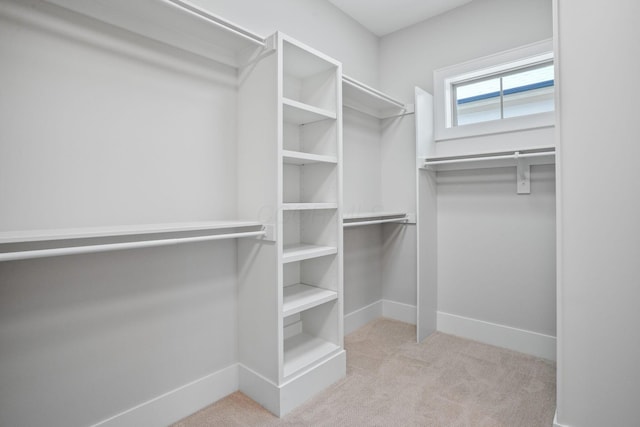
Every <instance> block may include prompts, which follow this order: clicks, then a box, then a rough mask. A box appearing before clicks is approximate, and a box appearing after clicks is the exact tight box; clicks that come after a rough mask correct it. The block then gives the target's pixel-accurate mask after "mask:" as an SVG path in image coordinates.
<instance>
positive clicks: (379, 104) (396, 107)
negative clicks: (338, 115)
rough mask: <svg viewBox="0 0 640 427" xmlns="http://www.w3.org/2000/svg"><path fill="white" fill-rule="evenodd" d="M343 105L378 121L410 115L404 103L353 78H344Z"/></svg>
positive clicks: (409, 110) (408, 108)
mask: <svg viewBox="0 0 640 427" xmlns="http://www.w3.org/2000/svg"><path fill="white" fill-rule="evenodd" d="M342 104H343V106H345V107H348V108H353V109H355V110H358V111H360V112H363V113H365V114H368V115H370V116H373V117H375V118H378V119H385V118H388V117H394V116H399V115H402V114H405V113H410V112H411V109H410V107H409V106H406V105H405V104H404V103H402V102H400V101H398V100H396V99H393V98H391V97H390V96H388V95H385V94H384V93H382V92H380V91H378V90H376V89H373V88H372V87H369V86H367V85H365V84H363V83H360V82H358V81H357V80H354V79H352V78H351V77H347V76H344V75H343V76H342Z"/></svg>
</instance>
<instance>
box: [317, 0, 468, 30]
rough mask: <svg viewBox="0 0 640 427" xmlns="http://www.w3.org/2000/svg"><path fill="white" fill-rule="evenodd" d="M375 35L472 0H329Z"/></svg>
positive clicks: (403, 26)
mask: <svg viewBox="0 0 640 427" xmlns="http://www.w3.org/2000/svg"><path fill="white" fill-rule="evenodd" d="M329 1H330V2H331V3H333V4H334V5H335V6H336V7H339V8H340V9H342V11H343V12H345V13H346V14H347V15H350V16H351V17H352V18H353V19H355V20H356V21H358V22H359V23H360V24H362V25H363V26H364V27H366V28H367V29H368V30H369V31H371V32H372V33H374V34H376V35H378V36H384V35H386V34H389V33H392V32H394V31H397V30H399V29H401V28H405V27H408V26H410V25H413V24H417V23H418V22H421V21H424V20H425V19H429V18H431V17H433V16H436V15H439V14H441V13H444V12H446V11H448V10H451V9H455V8H456V7H459V6H462V5H464V4H467V3H471V1H472V0H329Z"/></svg>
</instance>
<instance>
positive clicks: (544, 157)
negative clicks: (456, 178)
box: [422, 147, 556, 171]
mask: <svg viewBox="0 0 640 427" xmlns="http://www.w3.org/2000/svg"><path fill="white" fill-rule="evenodd" d="M555 155H556V152H555V148H554V147H540V148H531V149H522V150H512V151H502V152H496V153H483V154H475V155H465V156H449V157H431V158H427V159H425V161H424V164H423V166H422V169H429V170H435V171H447V170H463V169H486V168H496V167H506V166H517V165H518V162H519V161H522V162H526V164H527V165H546V164H553V163H555V159H556V158H555Z"/></svg>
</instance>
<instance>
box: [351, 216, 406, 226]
mask: <svg viewBox="0 0 640 427" xmlns="http://www.w3.org/2000/svg"><path fill="white" fill-rule="evenodd" d="M407 221H409V218H392V219H376V220H373V221H358V222H345V223H343V224H342V226H343V227H357V226H359V225H369V224H383V223H385V222H398V223H403V222H407Z"/></svg>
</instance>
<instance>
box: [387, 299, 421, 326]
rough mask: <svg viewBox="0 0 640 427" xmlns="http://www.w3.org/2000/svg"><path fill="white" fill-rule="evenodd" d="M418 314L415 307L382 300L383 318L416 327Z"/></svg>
mask: <svg viewBox="0 0 640 427" xmlns="http://www.w3.org/2000/svg"><path fill="white" fill-rule="evenodd" d="M416 313H417V310H416V306H415V305H409V304H404V303H401V302H396V301H391V300H388V299H383V300H382V317H386V318H388V319H393V320H399V321H401V322H405V323H410V324H412V325H415V324H416Z"/></svg>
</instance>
